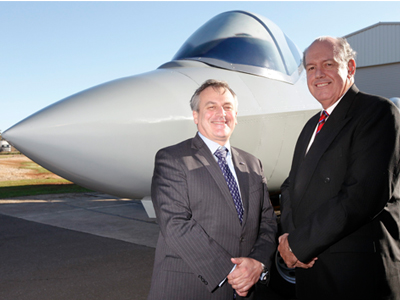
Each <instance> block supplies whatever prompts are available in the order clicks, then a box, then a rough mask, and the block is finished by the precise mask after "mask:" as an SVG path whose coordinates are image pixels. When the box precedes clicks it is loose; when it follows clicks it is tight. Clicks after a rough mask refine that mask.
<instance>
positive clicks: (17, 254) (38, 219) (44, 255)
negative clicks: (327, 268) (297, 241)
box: [0, 192, 285, 300]
mask: <svg viewBox="0 0 400 300" xmlns="http://www.w3.org/2000/svg"><path fill="white" fill-rule="evenodd" d="M158 234H159V227H158V225H157V222H156V219H154V218H149V217H148V215H147V214H146V211H145V209H144V207H143V205H142V203H141V202H140V201H139V200H132V199H122V198H118V197H114V196H110V195H106V194H101V193H95V192H93V193H77V194H54V195H41V196H29V197H18V198H12V199H0V299H1V300H3V299H4V300H25V299H26V300H36V299H37V300H39V299H40V300H64V299H68V300H71V299H74V300H81V299H82V300H90V299H96V300H102V299H104V300H114V299H115V300H124V299H130V300H132V299H133V300H142V299H146V298H147V295H148V292H149V289H150V280H151V274H152V268H153V262H154V253H155V246H156V242H157V237H158ZM258 291H259V293H258V294H259V296H258V299H268V300H274V299H275V300H280V299H285V298H283V297H281V296H278V295H277V294H275V293H274V292H273V291H271V290H270V289H268V288H266V287H258ZM160 300H162V299H160ZM177 300H180V299H177ZM182 300H190V299H182Z"/></svg>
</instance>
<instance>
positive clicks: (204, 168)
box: [148, 80, 277, 300]
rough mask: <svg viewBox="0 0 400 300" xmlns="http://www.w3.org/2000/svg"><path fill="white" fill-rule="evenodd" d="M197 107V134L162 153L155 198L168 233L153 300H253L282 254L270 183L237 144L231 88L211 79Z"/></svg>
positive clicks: (159, 254) (160, 248) (158, 258)
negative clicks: (257, 286) (233, 143)
mask: <svg viewBox="0 0 400 300" xmlns="http://www.w3.org/2000/svg"><path fill="white" fill-rule="evenodd" d="M191 108H192V111H193V117H194V122H195V124H196V125H197V129H198V133H197V134H196V136H195V137H194V138H192V139H188V140H186V141H183V142H181V143H179V144H177V145H174V146H170V147H167V148H164V149H161V150H160V151H159V152H158V153H157V155H156V160H155V167H154V174H153V180H152V187H151V196H152V200H153V204H154V208H155V211H156V215H157V221H158V223H159V225H160V229H161V232H160V236H159V239H158V243H157V249H156V255H155V262H154V269H153V277H152V283H151V289H150V294H149V297H148V299H149V300H150V299H151V300H181V299H182V300H196V299H199V300H200V299H201V300H203V299H218V300H232V299H234V293H236V299H242V297H246V299H247V297H251V296H252V295H253V294H254V293H252V287H253V286H254V284H255V283H256V282H257V281H258V280H259V279H260V275H262V277H261V279H262V280H265V279H267V277H266V276H265V275H266V274H267V270H268V269H270V266H271V261H272V257H273V255H274V253H275V250H276V243H275V239H276V232H277V224H276V216H275V213H274V210H273V207H272V205H271V202H270V200H269V195H268V191H267V184H266V179H265V177H264V174H263V170H262V166H261V162H260V161H259V160H258V159H257V158H255V157H254V156H253V155H251V154H249V153H246V152H244V151H242V150H240V149H237V148H234V147H231V146H230V144H229V137H230V136H231V134H232V132H233V130H234V128H235V126H236V123H237V120H236V115H237V99H236V95H235V93H234V92H233V91H232V89H231V88H230V87H229V86H228V85H227V84H226V83H224V82H220V81H216V80H208V81H206V82H205V83H204V84H203V85H202V86H200V87H199V88H198V89H197V91H196V92H195V94H194V95H193V97H192V100H191ZM222 149H223V150H224V152H225V153H226V154H227V155H226V159H225V161H224V162H223V163H222V162H217V161H218V160H219V158H218V157H219V155H220V154H219V153H218V151H219V150H222ZM226 150H227V151H226ZM222 167H223V168H224V174H225V175H227V174H228V173H229V174H230V175H229V176H227V177H229V181H228V182H229V186H230V187H231V188H230V187H228V184H227V181H226V179H225V176H224V174H223V172H222V170H221V168H222ZM228 169H229V170H230V171H229V170H228ZM232 176H233V177H232ZM234 177H235V178H234ZM237 185H238V189H236V192H234V190H235V189H234V188H232V187H234V186H236V187H237ZM238 191H240V192H239V193H238ZM238 196H239V197H238ZM234 199H235V200H236V204H235V203H234V202H235V201H234ZM234 290H235V291H236V292H235V291H234Z"/></svg>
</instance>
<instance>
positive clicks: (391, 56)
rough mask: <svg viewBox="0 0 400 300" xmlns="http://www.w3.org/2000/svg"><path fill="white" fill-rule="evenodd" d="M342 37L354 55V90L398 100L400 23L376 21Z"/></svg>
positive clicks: (399, 95)
mask: <svg viewBox="0 0 400 300" xmlns="http://www.w3.org/2000/svg"><path fill="white" fill-rule="evenodd" d="M344 37H345V38H346V39H347V41H348V42H349V44H350V45H351V47H352V48H353V49H354V50H355V51H356V52H357V56H356V65H357V70H356V75H355V83H356V85H357V87H358V88H359V89H360V90H361V91H363V92H366V93H370V94H375V95H380V96H384V97H386V98H392V97H400V22H379V23H377V24H374V25H371V26H369V27H366V28H364V29H361V30H358V31H356V32H353V33H350V34H348V35H346V36H344Z"/></svg>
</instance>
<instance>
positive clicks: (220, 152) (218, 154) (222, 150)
mask: <svg viewBox="0 0 400 300" xmlns="http://www.w3.org/2000/svg"><path fill="white" fill-rule="evenodd" d="M227 152H228V149H226V148H225V147H220V148H218V149H217V150H215V152H214V155H215V156H216V157H217V158H218V159H223V160H225V159H226V154H227Z"/></svg>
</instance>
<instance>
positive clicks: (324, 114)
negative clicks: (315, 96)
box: [315, 110, 329, 135]
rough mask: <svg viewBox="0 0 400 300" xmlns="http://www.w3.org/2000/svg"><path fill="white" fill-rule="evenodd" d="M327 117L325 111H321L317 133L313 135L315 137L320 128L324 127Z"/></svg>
mask: <svg viewBox="0 0 400 300" xmlns="http://www.w3.org/2000/svg"><path fill="white" fill-rule="evenodd" d="M328 117H329V114H328V113H327V112H326V111H325V110H323V111H322V114H321V116H320V117H319V121H318V127H317V132H316V133H315V135H317V134H318V132H320V131H321V128H322V126H324V124H325V121H326V119H327V118H328Z"/></svg>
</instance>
